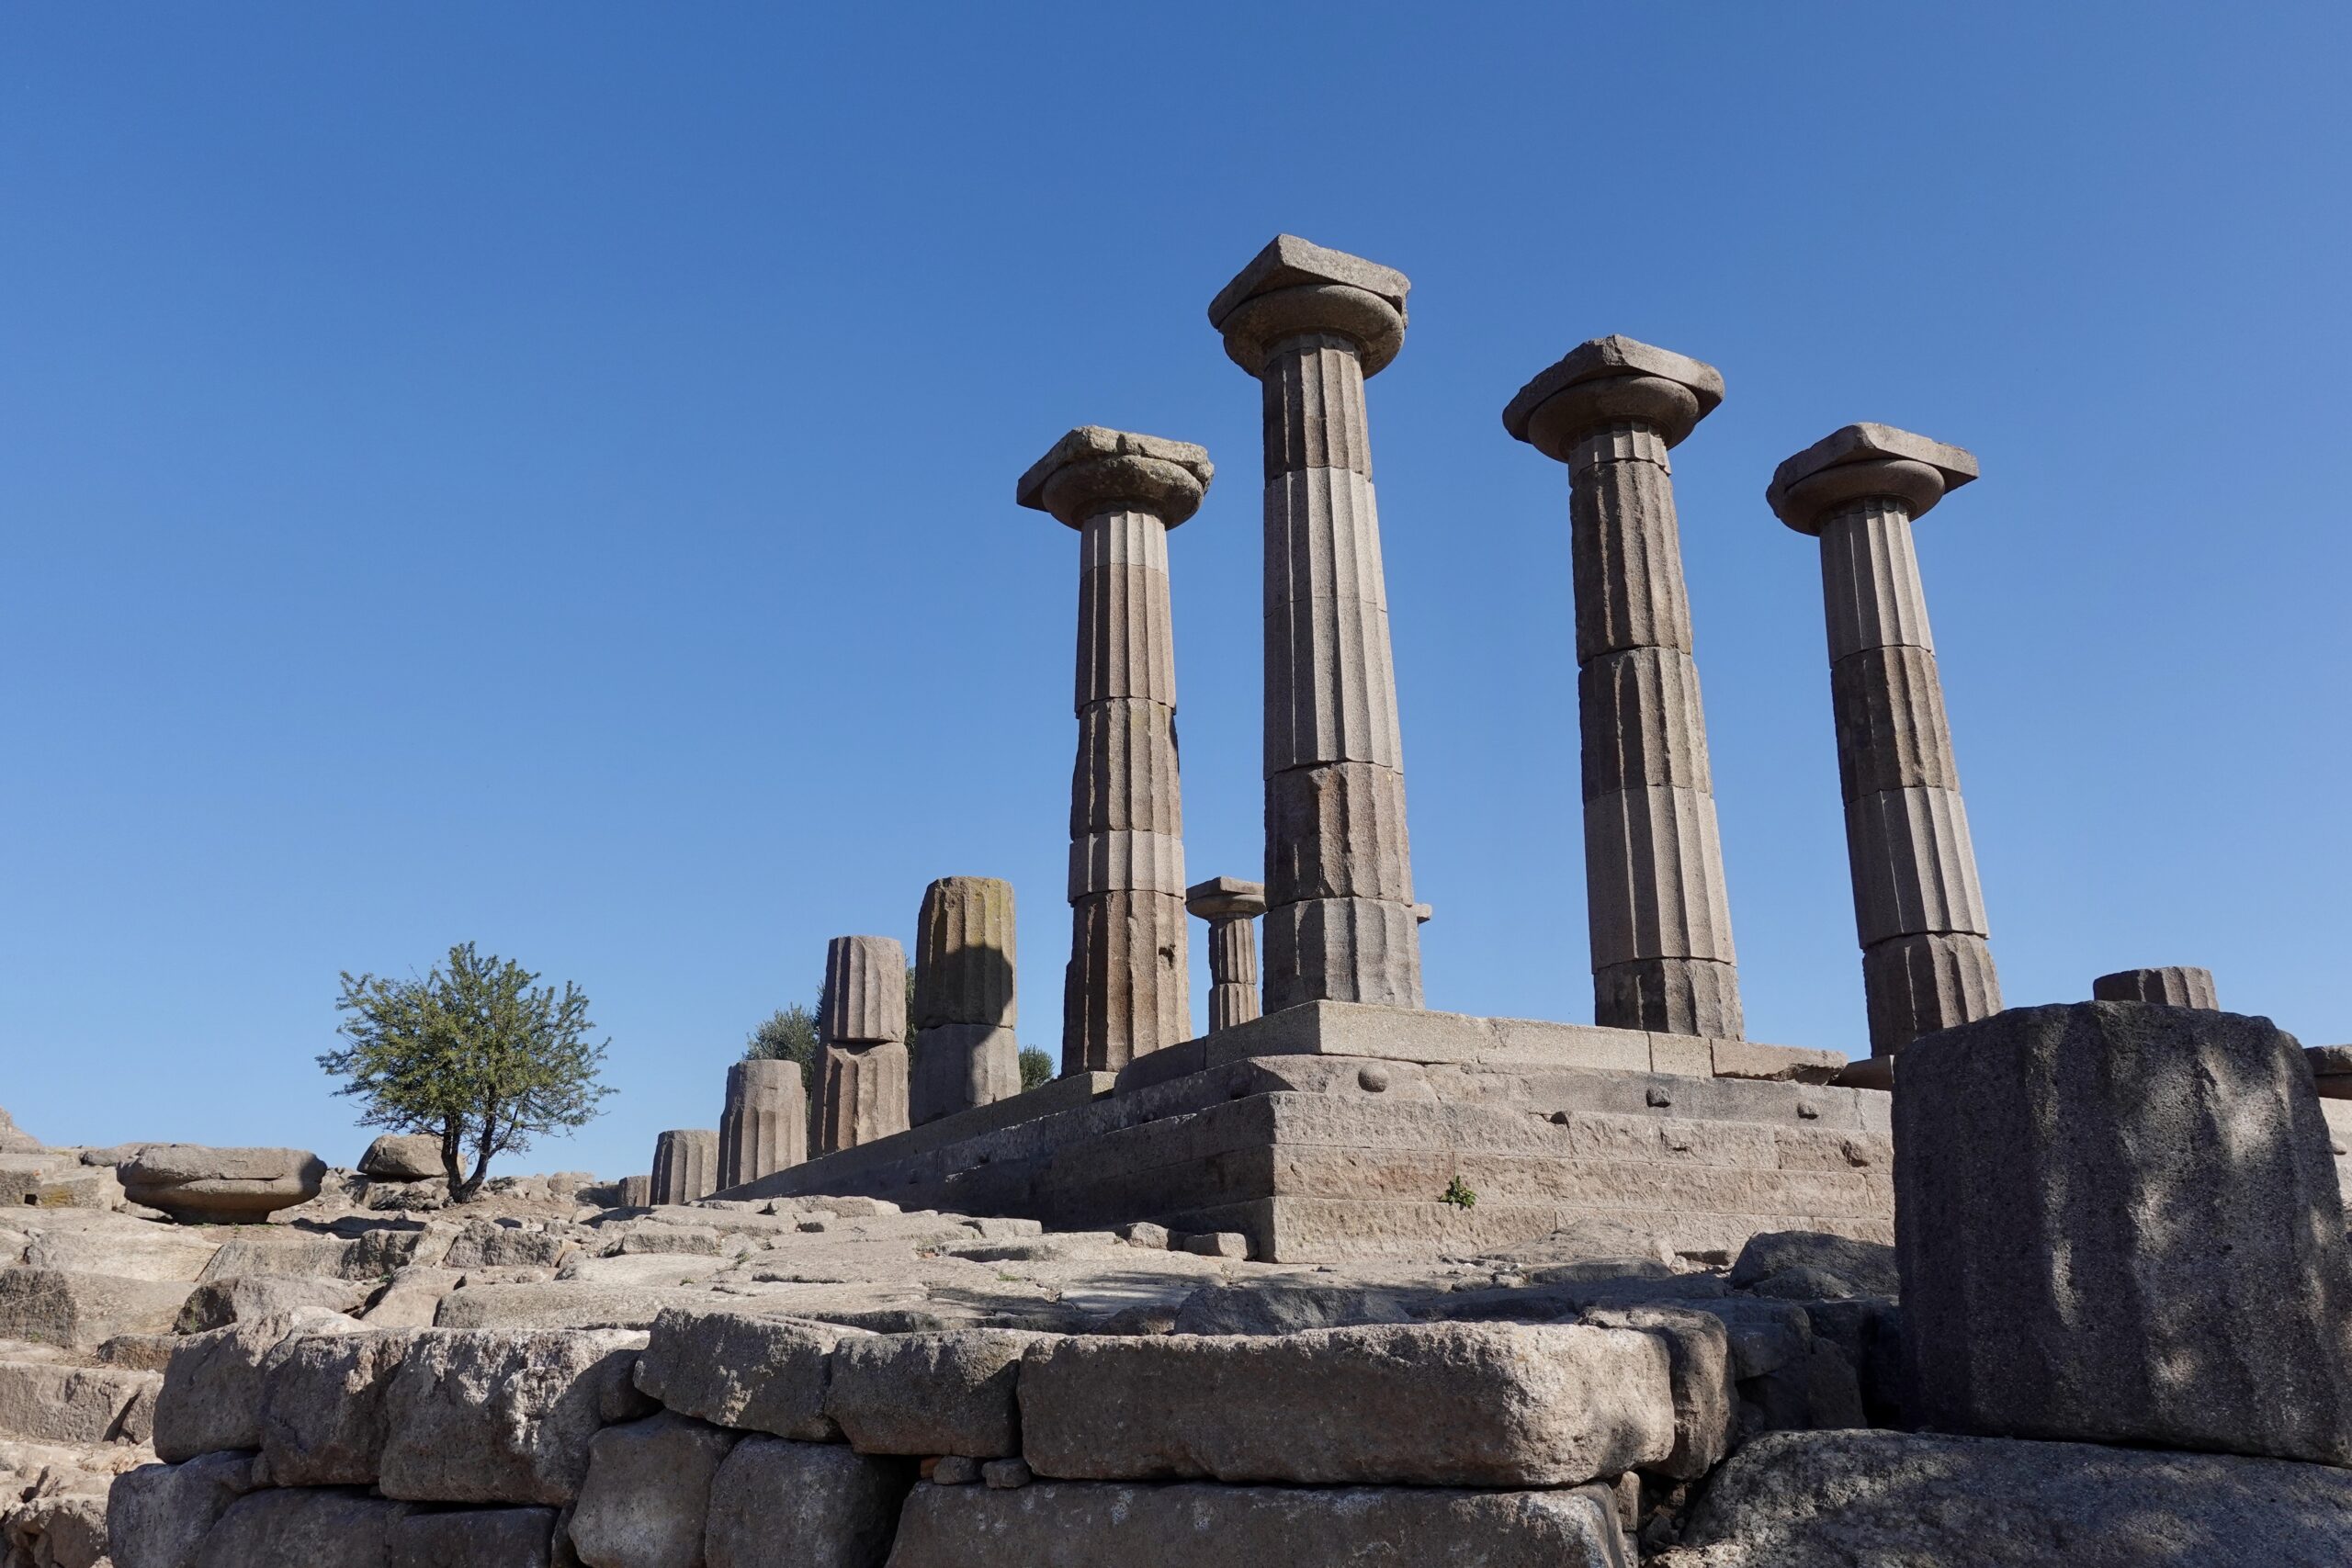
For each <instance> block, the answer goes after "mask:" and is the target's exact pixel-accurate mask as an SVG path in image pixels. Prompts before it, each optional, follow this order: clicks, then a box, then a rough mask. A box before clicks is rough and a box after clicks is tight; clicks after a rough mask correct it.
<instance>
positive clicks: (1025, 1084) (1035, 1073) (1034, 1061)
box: [1021, 1045, 1054, 1094]
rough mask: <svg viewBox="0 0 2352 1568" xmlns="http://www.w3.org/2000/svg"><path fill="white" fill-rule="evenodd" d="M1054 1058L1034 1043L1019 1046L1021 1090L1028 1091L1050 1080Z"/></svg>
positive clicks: (1024, 1092) (1052, 1073)
mask: <svg viewBox="0 0 2352 1568" xmlns="http://www.w3.org/2000/svg"><path fill="white" fill-rule="evenodd" d="M1053 1076H1054V1059H1053V1058H1052V1057H1051V1056H1048V1055H1046V1053H1044V1052H1043V1051H1040V1050H1039V1049H1037V1047H1036V1046H1035V1045H1023V1047H1021V1092H1022V1093H1023V1094H1026V1093H1028V1092H1029V1091H1030V1090H1031V1089H1035V1088H1036V1087H1037V1086H1038V1085H1040V1084H1043V1083H1049V1082H1051V1081H1052V1079H1053Z"/></svg>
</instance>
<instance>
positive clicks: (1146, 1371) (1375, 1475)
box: [1021, 1324, 1675, 1486]
mask: <svg viewBox="0 0 2352 1568" xmlns="http://www.w3.org/2000/svg"><path fill="white" fill-rule="evenodd" d="M1021 1420H1022V1449H1023V1457H1024V1458H1026V1459H1027V1460H1028V1461H1029V1463H1030V1465H1031V1466H1032V1468H1034V1469H1035V1471H1036V1472H1037V1473H1038V1474H1040V1475H1045V1476H1051V1477H1055V1478H1057V1479H1069V1480H1158V1479H1181V1478H1187V1477H1210V1478H1214V1479H1216V1480H1219V1481H1231V1482H1249V1481H1272V1482H1289V1483H1298V1484H1307V1485H1335V1484H1336V1485H1344V1484H1351V1483H1368V1482H1379V1483H1406V1484H1419V1485H1434V1486H1465V1485H1468V1486H1531V1485H1546V1486H1557V1485H1576V1484H1578V1483H1583V1482H1587V1481H1590V1480H1593V1479H1595V1478H1597V1477H1600V1476H1616V1475H1620V1474H1622V1473H1623V1472H1626V1471H1628V1470H1632V1469H1634V1468H1636V1467H1638V1466H1641V1465H1646V1464H1653V1463H1656V1462H1657V1461H1662V1460H1664V1459H1665V1458H1666V1457H1667V1456H1668V1454H1669V1453H1671V1452H1672V1451H1673V1449H1674V1439H1675V1430H1674V1399H1673V1392H1672V1387H1671V1383H1670V1379H1669V1370H1668V1354H1667V1351H1666V1348H1665V1347H1664V1346H1663V1345H1661V1344H1660V1343H1659V1342H1658V1341H1657V1339H1655V1338H1653V1337H1650V1336H1648V1335H1645V1334H1636V1333H1625V1332H1620V1331H1616V1330H1611V1329H1600V1328H1584V1327H1573V1326H1571V1327H1551V1326H1546V1327H1535V1328H1531V1327H1520V1326H1502V1325H1469V1324H1443V1325H1380V1326H1374V1327H1365V1328H1333V1329H1318V1330H1314V1331H1311V1332H1308V1333H1304V1334H1296V1335H1288V1336H1283V1337H1275V1338H1271V1339H1256V1338H1239V1337H1236V1338H1222V1337H1220V1338H1193V1337H1181V1338H1180V1337H1165V1338H1069V1339H1057V1340H1048V1341H1046V1342H1044V1343H1041V1344H1039V1345H1037V1346H1035V1348H1032V1349H1031V1351H1030V1352H1029V1356H1028V1359H1026V1361H1025V1362H1024V1363H1023V1368H1022V1374H1021Z"/></svg>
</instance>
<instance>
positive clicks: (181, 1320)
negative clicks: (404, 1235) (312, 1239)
mask: <svg viewBox="0 0 2352 1568" xmlns="http://www.w3.org/2000/svg"><path fill="white" fill-rule="evenodd" d="M371 1293H372V1292H371V1291H370V1289H369V1287H368V1286H367V1285H364V1284H361V1283H359V1282H357V1281H356V1280H326V1279H319V1278H316V1277H297V1278H280V1277H278V1276H277V1275H272V1274H239V1275H235V1276H233V1277H232V1278H230V1279H226V1280H206V1281H205V1282H204V1283H202V1284H200V1285H198V1286H197V1287H196V1289H195V1290H193V1291H191V1292H188V1298H187V1301H186V1302H185V1303H181V1306H180V1315H179V1317H178V1319H177V1320H176V1321H175V1323H174V1325H173V1326H174V1327H175V1328H176V1329H177V1330H178V1331H179V1332H180V1333H182V1334H201V1333H203V1332H204V1331H205V1330H207V1329H210V1328H225V1327H227V1326H228V1325H230V1324H232V1323H247V1322H251V1321H252V1320H253V1319H254V1318H259V1317H290V1316H292V1315H293V1314H297V1313H302V1314H318V1313H336V1314H350V1313H355V1312H357V1311H358V1310H359V1308H360V1305H361V1303H364V1302H366V1301H367V1300H368V1296H369V1295H370V1294H371Z"/></svg>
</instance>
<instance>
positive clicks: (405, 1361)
mask: <svg viewBox="0 0 2352 1568" xmlns="http://www.w3.org/2000/svg"><path fill="white" fill-rule="evenodd" d="M463 1293H464V1292H459V1294H463ZM643 1348H645V1336H644V1335H642V1334H628V1333H618V1332H614V1331H611V1330H556V1331H547V1332H513V1331H501V1330H480V1331H474V1332H469V1333H458V1332H441V1333H425V1334H421V1335H419V1336H418V1337H417V1341H416V1343H415V1344H414V1345H413V1346H412V1347H411V1348H410V1349H409V1352H408V1354H407V1355H406V1356H405V1357H403V1358H402V1359H401V1370H400V1371H398V1372H397V1373H395V1374H394V1375H393V1378H392V1384H391V1389H390V1393H388V1394H387V1395H386V1397H385V1411H386V1422H387V1436H386V1439H385V1444H384V1457H383V1461H382V1464H381V1466H380V1472H379V1480H378V1485H379V1489H380V1490H381V1491H382V1492H383V1494H384V1495H386V1496H388V1497H402V1498H407V1499H410V1500H412V1501H414V1502H431V1503H543V1504H548V1505H551V1506H561V1505H563V1504H566V1503H569V1502H571V1500H572V1499H573V1498H574V1497H575V1496H577V1495H579V1491H580V1483H581V1480H582V1478H583V1477H584V1476H585V1475H586V1474H587V1472H588V1443H589V1439H590V1438H594V1436H595V1435H596V1433H597V1431H598V1430H599V1429H600V1428H602V1427H605V1426H607V1425H610V1424H611V1423H613V1422H616V1421H626V1420H629V1419H632V1418H634V1417H636V1416H644V1415H648V1414H650V1412H651V1410H652V1402H651V1401H650V1400H649V1399H647V1398H646V1397H645V1396H643V1395H642V1394H640V1393H638V1391H637V1390H636V1388H635V1387H634V1386H633V1385H632V1384H631V1382H630V1376H629V1375H630V1372H631V1371H632V1370H633V1369H634V1368H635V1366H636V1364H637V1358H638V1352H639V1350H641V1349H643Z"/></svg>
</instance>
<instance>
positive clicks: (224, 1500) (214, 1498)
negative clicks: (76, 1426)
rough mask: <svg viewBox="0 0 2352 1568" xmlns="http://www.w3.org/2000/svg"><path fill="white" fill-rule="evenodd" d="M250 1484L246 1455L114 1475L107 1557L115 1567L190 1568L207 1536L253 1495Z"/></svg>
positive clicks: (251, 1469) (249, 1459)
mask: <svg viewBox="0 0 2352 1568" xmlns="http://www.w3.org/2000/svg"><path fill="white" fill-rule="evenodd" d="M253 1479H254V1456H253V1455H252V1454H250V1453H215V1454H203V1455H200V1456H198V1458H196V1459H192V1460H190V1461H188V1462H187V1463H186V1464H143V1465H141V1466H140V1467H139V1468H138V1469H137V1470H133V1471H127V1472H124V1473H123V1474H121V1475H119V1476H117V1477H116V1478H115V1483H114V1485H113V1486H112V1487H111V1488H110V1489H109V1490H108V1492H107V1556H108V1557H109V1558H110V1559H111V1560H112V1561H113V1563H114V1568H194V1564H195V1562H196V1558H197V1552H198V1549H199V1548H200V1547H201V1546H202V1545H203V1542H204V1536H205V1532H206V1531H207V1530H209V1529H211V1528H212V1526H213V1524H214V1522H215V1521H216V1520H218V1519H219V1518H220V1516H221V1515H222V1514H225V1513H227V1512H228V1511H229V1505H230V1504H232V1503H234V1502H235V1501H236V1500H237V1499H238V1498H240V1497H242V1496H243V1495H245V1494H246V1493H248V1492H250V1491H252V1490H253Z"/></svg>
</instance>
